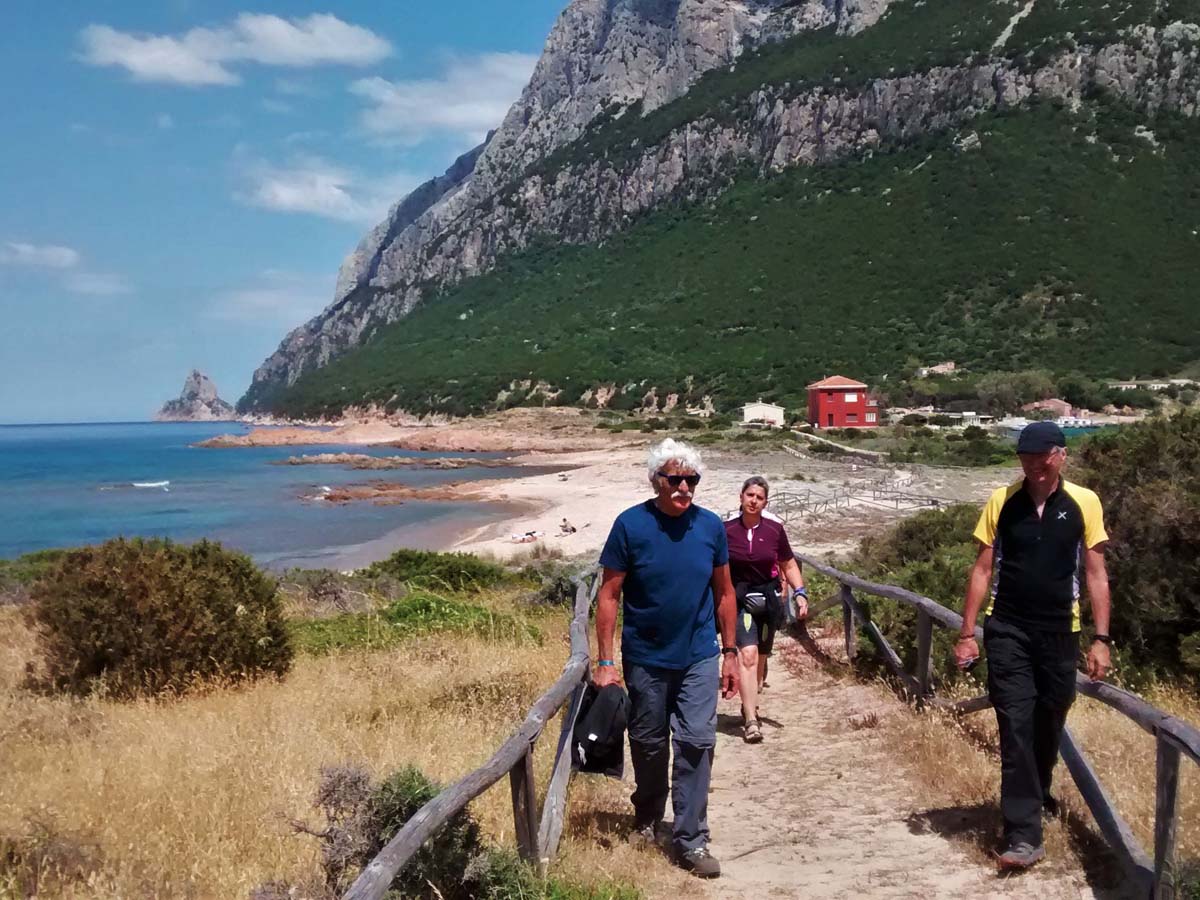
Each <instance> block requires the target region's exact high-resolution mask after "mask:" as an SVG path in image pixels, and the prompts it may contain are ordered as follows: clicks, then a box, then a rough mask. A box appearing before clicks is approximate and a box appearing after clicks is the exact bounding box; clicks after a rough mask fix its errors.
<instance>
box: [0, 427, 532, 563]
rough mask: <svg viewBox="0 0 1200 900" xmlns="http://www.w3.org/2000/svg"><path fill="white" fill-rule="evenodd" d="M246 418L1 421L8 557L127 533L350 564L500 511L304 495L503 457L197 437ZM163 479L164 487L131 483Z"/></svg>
mask: <svg viewBox="0 0 1200 900" xmlns="http://www.w3.org/2000/svg"><path fill="white" fill-rule="evenodd" d="M242 431H245V428H244V427H242V426H239V425H236V424H231V423H227V422H224V423H203V424H193V423H185V424H165V423H163V424H159V423H154V424H150V423H142V424H118V425H8V426H0V558H11V557H14V556H18V555H20V554H22V553H28V552H31V551H33V550H41V549H45V548H49V547H71V546H78V545H80V544H89V543H95V542H98V541H103V540H106V539H108V538H111V537H117V536H120V535H125V536H130V537H132V536H142V537H168V538H172V539H174V540H179V541H193V540H198V539H200V538H212V539H216V540H219V541H221V542H222V543H224V544H226V545H228V546H232V547H235V548H237V549H239V550H242V551H244V552H246V553H249V554H250V555H251V556H253V557H254V558H255V559H256V560H257V561H258V562H259V563H261V564H263V565H266V566H269V567H271V568H283V567H286V566H290V565H305V566H324V565H332V566H336V567H339V568H344V567H347V566H349V565H363V564H365V563H366V562H369V561H370V560H371V559H372V558H381V557H383V556H386V555H387V553H389V552H391V550H392V549H395V547H398V546H413V547H430V548H432V547H438V546H443V545H446V544H448V543H449V542H450V539H451V538H452V537H453V536H454V535H455V534H456V533H457V532H459V531H463V530H468V529H471V528H475V527H478V526H480V525H483V524H486V523H487V522H489V521H495V520H497V519H499V518H501V517H503V516H504V515H505V514H506V513H507V512H508V510H506V509H503V508H498V507H496V506H491V505H484V504H465V503H434V502H419V501H411V502H406V503H404V504H400V505H389V506H377V505H374V504H371V503H355V504H346V505H337V504H330V503H324V502H320V501H315V502H314V501H312V500H307V499H304V498H309V497H313V496H315V495H316V494H317V493H318V492H319V490H320V488H321V486H322V485H331V486H338V485H345V484H350V483H362V482H367V481H394V482H400V483H403V484H408V485H414V486H425V485H436V484H444V483H447V482H450V481H467V480H475V479H483V478H502V477H511V476H512V474H513V470H512V469H510V468H508V467H503V468H486V469H485V468H472V467H469V468H465V469H457V470H450V471H445V470H434V469H420V468H415V467H414V468H410V469H400V470H391V471H386V470H385V471H369V472H364V471H353V470H350V469H346V468H343V467H338V466H279V465H271V464H270V463H271V461H272V460H282V459H286V458H287V457H289V456H292V455H295V454H298V453H323V452H337V451H352V452H355V453H370V454H372V455H398V456H413V457H433V456H447V455H455V456H479V457H493V458H494V457H497V456H499V455H500V454H465V453H463V454H445V453H421V452H415V451H404V450H396V449H394V448H363V447H353V448H350V447H341V446H336V445H329V446H309V447H248V448H237V449H203V448H197V447H193V446H192V445H193V444H195V443H196V442H197V441H202V440H205V439H206V438H210V437H213V436H215V435H218V434H228V433H239V432H242ZM159 481H169V482H170V486H169V488H168V489H167V490H163V489H162V488H135V487H133V486H132V484H133V483H134V482H159Z"/></svg>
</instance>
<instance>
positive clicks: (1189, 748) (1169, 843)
mask: <svg viewBox="0 0 1200 900" xmlns="http://www.w3.org/2000/svg"><path fill="white" fill-rule="evenodd" d="M796 560H797V562H799V563H801V564H802V565H805V566H808V567H809V568H810V569H813V570H815V571H817V572H820V573H821V574H823V575H826V576H828V577H830V578H832V579H834V580H835V581H837V582H838V583H839V584H840V585H841V593H840V595H839V596H838V598H837V599H838V601H840V604H841V606H842V615H843V624H844V626H845V628H846V632H847V633H846V655H847V657H849V658H850V659H851V660H853V659H854V657H855V653H856V649H855V640H854V635H853V634H852V633H851V632H852V631H853V630H854V622H855V620H856V619H857V620H858V622H859V623H860V624H861V625H862V629H863V631H864V632H865V633H866V635H867V637H869V638H870V639H871V642H872V643H873V644H875V646H876V648H878V650H879V654H880V657H881V658H882V659H883V662H884V664H885V665H886V666H887V668H888V670H889V671H891V673H892V674H893V675H894V676H895V677H896V678H897V679H898V680H899V681H900V682H901V683H902V684H903V685H904V688H905V690H906V692H907V693H909V694H910V695H912V696H915V698H916V700H917V702H918V705H930V706H934V707H937V708H941V709H946V710H949V711H952V712H955V713H958V714H960V715H965V714H968V713H973V712H979V711H980V710H984V709H988V708H989V707H990V706H991V705H992V702H991V699H990V698H989V697H987V696H986V695H985V696H982V697H976V698H973V699H971V700H962V701H959V702H957V703H953V702H950V701H946V700H942V699H940V698H937V697H933V696H932V682H931V677H930V676H931V668H932V666H931V660H930V656H929V654H930V641H931V633H930V631H931V626H932V624H933V623H937V624H938V625H941V626H942V627H944V628H950V629H954V630H955V631H957V630H958V629H960V628H961V627H962V623H963V619H962V616H961V615H959V614H958V613H956V612H954V611H953V610H950V609H947V608H946V607H944V606H942V605H941V604H940V603H937V602H936V601H934V600H930V599H929V598H928V597H922V596H921V595H920V594H914V593H913V592H912V591H907V590H905V589H904V588H898V587H895V586H893V585H888V584H876V583H874V582H872V581H867V580H866V579H864V578H859V577H858V576H857V575H851V574H850V573H848V572H842V571H840V570H838V569H835V568H834V567H832V566H830V565H826V564H825V563H823V562H821V561H820V560H816V559H813V558H811V557H809V556H805V555H804V554H801V553H797V554H796ZM855 590H858V591H861V592H862V593H865V594H872V595H874V596H877V597H884V598H886V599H889V600H895V601H897V602H899V603H904V604H907V605H909V606H912V607H915V608H916V609H917V622H918V629H919V633H918V640H917V645H918V661H917V671H916V673H915V674H910V673H908V672H906V671H905V670H904V667H903V664H902V662H901V660H900V658H899V656H898V655H897V654H896V652H895V650H893V649H892V647H891V645H890V644H889V643H888V641H887V638H886V637H885V636H884V635H883V633H882V632H880V630H879V628H878V627H877V626H876V625H875V623H873V622H872V621H871V620H870V617H869V616H868V615H867V609H866V608H865V607H864V606H863V605H862V604H861V603H859V602H858V600H856V599H855V597H854V591H855ZM834 605H836V604H834V603H831V602H826V603H821V604H818V605H817V607H814V612H813V615H816V614H817V613H818V612H820V611H824V610H827V609H832V608H833V606H834ZM975 635H976V637H982V636H983V629H982V628H980V627H978V626H976V628H975ZM1076 688H1077V690H1078V692H1079V693H1080V694H1083V695H1084V696H1085V697H1091V698H1092V699H1094V700H1098V701H1100V702H1101V703H1104V704H1105V705H1107V706H1110V707H1112V708H1113V709H1115V710H1117V711H1118V712H1119V713H1121V714H1122V715H1124V716H1125V717H1126V718H1128V719H1130V720H1131V721H1133V722H1135V723H1137V725H1138V726H1139V727H1141V728H1143V729H1144V730H1145V731H1147V732H1149V733H1150V734H1151V735H1153V736H1154V737H1155V738H1156V739H1157V741H1158V764H1157V780H1156V788H1155V827H1154V858H1153V859H1151V858H1150V856H1149V855H1148V854H1147V853H1146V852H1145V851H1144V850H1143V849H1142V848H1141V846H1140V845H1139V844H1138V842H1137V839H1136V838H1134V836H1133V832H1132V831H1131V830H1130V828H1129V826H1128V825H1127V824H1126V823H1125V820H1124V819H1123V818H1122V817H1121V815H1120V813H1119V812H1117V809H1116V807H1115V806H1114V805H1113V803H1112V801H1111V800H1110V799H1109V797H1108V795H1107V794H1106V793H1105V791H1104V787H1103V785H1102V784H1101V783H1100V779H1099V777H1098V776H1097V775H1096V773H1095V771H1094V770H1093V769H1092V767H1091V764H1090V763H1089V762H1088V761H1087V758H1086V757H1085V756H1084V754H1083V751H1082V749H1081V748H1080V747H1079V745H1078V743H1077V742H1076V741H1075V738H1074V737H1073V736H1072V735H1071V732H1070V730H1069V729H1066V730H1064V732H1063V740H1062V747H1061V753H1062V757H1063V760H1064V762H1065V763H1066V765H1067V770H1068V771H1069V772H1070V774H1071V777H1072V779H1073V780H1074V781H1075V785H1076V787H1078V788H1079V792H1080V794H1081V795H1082V796H1083V799H1084V801H1085V802H1086V803H1087V805H1088V808H1089V809H1090V810H1091V812H1092V816H1093V817H1094V818H1095V820H1096V823H1097V825H1098V826H1099V827H1100V831H1101V833H1102V834H1103V835H1104V838H1105V840H1106V841H1107V842H1108V844H1109V846H1111V847H1112V848H1113V849H1114V850H1115V851H1116V852H1117V855H1118V856H1119V857H1120V859H1121V861H1122V863H1123V864H1124V866H1125V869H1126V871H1127V872H1128V873H1129V875H1130V878H1131V879H1132V880H1133V882H1134V883H1135V884H1136V885H1137V886H1138V887H1139V889H1142V890H1146V891H1148V892H1149V894H1150V896H1151V897H1153V898H1155V900H1172V898H1174V897H1175V880H1176V869H1175V838H1176V833H1177V831H1178V792H1179V759H1180V757H1181V756H1187V757H1188V758H1190V759H1191V760H1192V761H1193V762H1195V763H1197V764H1200V730H1198V729H1197V728H1196V727H1195V726H1193V725H1191V724H1190V723H1188V722H1185V721H1183V720H1182V719H1178V718H1176V717H1175V716H1171V715H1168V714H1167V713H1165V712H1163V711H1162V710H1160V709H1157V708H1155V707H1154V706H1152V705H1151V704H1150V703H1147V702H1146V701H1145V700H1144V699H1142V698H1141V697H1139V696H1137V695H1136V694H1133V693H1130V692H1129V691H1126V690H1124V689H1122V688H1119V687H1115V686H1113V685H1111V684H1105V683H1104V682H1101V681H1092V680H1091V679H1090V678H1088V677H1087V676H1086V675H1084V674H1083V673H1082V672H1079V673H1077V674H1076Z"/></svg>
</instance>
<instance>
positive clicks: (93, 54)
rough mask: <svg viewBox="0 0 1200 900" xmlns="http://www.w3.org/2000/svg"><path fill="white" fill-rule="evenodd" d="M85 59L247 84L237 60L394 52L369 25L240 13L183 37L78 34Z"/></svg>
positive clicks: (351, 58)
mask: <svg viewBox="0 0 1200 900" xmlns="http://www.w3.org/2000/svg"><path fill="white" fill-rule="evenodd" d="M79 37H80V41H81V42H82V44H83V54H82V59H83V60H84V62H87V63H90V64H91V65H94V66H117V67H119V68H122V69H125V71H127V72H128V73H129V74H130V75H132V76H133V78H134V79H135V80H137V81H156V82H167V83H170V84H182V85H189V86H193V87H196V86H204V85H230V84H237V83H239V82H240V81H241V78H240V77H239V76H238V74H237V73H236V72H235V71H233V69H232V68H231V66H232V65H234V64H236V63H258V64H260V65H264V66H287V67H292V68H305V67H310V66H320V65H348V66H367V65H371V64H372V63H376V62H379V61H380V60H381V59H384V58H385V57H387V56H388V55H390V54H391V52H392V47H391V44H389V43H388V42H387V41H386V40H384V39H383V38H382V37H380V36H379V35H377V34H375V33H374V32H373V31H371V30H370V29H367V28H362V27H360V26H358V25H351V24H349V23H348V22H343V21H342V20H341V19H339V18H338V17H337V16H334V15H330V14H328V13H316V14H313V15H311V16H308V17H307V18H301V19H282V18H280V17H279V16H272V15H262V14H254V13H241V14H240V15H238V16H237V18H236V19H234V21H233V22H232V23H231V24H230V25H227V26H224V27H221V28H193V29H191V30H190V31H187V32H185V33H183V34H181V35H156V34H134V33H130V32H125V31H118V30H117V29H115V28H111V27H110V26H108V25H88V26H87V27H86V28H84V29H83V31H81V32H80V35H79Z"/></svg>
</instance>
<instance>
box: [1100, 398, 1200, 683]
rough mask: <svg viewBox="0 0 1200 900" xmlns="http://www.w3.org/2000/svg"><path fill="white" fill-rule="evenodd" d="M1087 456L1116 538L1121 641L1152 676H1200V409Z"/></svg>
mask: <svg viewBox="0 0 1200 900" xmlns="http://www.w3.org/2000/svg"><path fill="white" fill-rule="evenodd" d="M1080 456H1081V465H1082V471H1081V472H1080V473H1079V474H1078V478H1079V480H1081V481H1083V482H1084V483H1085V484H1087V485H1088V486H1089V487H1091V488H1093V489H1094V490H1095V491H1096V492H1097V493H1098V494H1099V495H1100V500H1101V502H1102V503H1103V504H1104V513H1105V515H1104V518H1105V523H1106V525H1107V528H1108V532H1109V536H1110V538H1111V540H1110V541H1109V546H1108V551H1107V553H1106V557H1107V561H1108V571H1109V577H1110V579H1111V582H1112V588H1113V618H1112V634H1113V637H1114V639H1115V640H1116V642H1117V645H1118V646H1119V647H1121V649H1122V650H1123V652H1124V653H1125V654H1127V656H1126V660H1127V662H1128V663H1132V664H1133V665H1134V666H1136V667H1137V668H1139V669H1142V670H1144V671H1145V672H1146V673H1147V674H1153V673H1156V672H1161V673H1164V674H1185V673H1186V674H1189V675H1191V676H1193V677H1200V659H1198V658H1197V657H1200V653H1197V650H1200V638H1198V635H1200V413H1195V412H1183V413H1180V414H1179V415H1176V416H1174V417H1172V418H1169V419H1163V418H1159V419H1149V420H1147V421H1146V422H1144V423H1142V424H1139V425H1135V426H1130V427H1125V428H1121V429H1118V430H1113V431H1103V432H1099V433H1098V434H1096V435H1094V436H1093V437H1091V438H1089V439H1088V440H1087V441H1085V442H1084V444H1083V447H1082V450H1081V454H1080Z"/></svg>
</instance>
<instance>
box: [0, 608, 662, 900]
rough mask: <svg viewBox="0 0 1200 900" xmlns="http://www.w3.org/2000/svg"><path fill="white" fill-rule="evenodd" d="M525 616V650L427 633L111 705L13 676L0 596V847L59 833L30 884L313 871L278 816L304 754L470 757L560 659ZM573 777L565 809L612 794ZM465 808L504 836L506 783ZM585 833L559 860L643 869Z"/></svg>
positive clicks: (178, 894) (301, 809)
mask: <svg viewBox="0 0 1200 900" xmlns="http://www.w3.org/2000/svg"><path fill="white" fill-rule="evenodd" d="M541 621H542V623H543V625H544V626H545V628H546V631H547V641H546V644H545V646H544V647H543V648H542V649H541V650H531V649H530V648H529V647H528V646H525V647H507V646H504V645H501V644H496V643H490V642H486V641H483V640H481V639H477V638H464V637H454V636H439V637H430V638H425V639H421V640H415V641H413V642H411V643H408V644H405V645H403V646H402V647H400V648H397V649H395V650H392V651H383V652H375V653H370V654H366V653H350V654H342V655H336V656H330V657H324V658H305V657H302V658H300V659H298V660H297V662H296V665H295V668H294V669H293V671H292V672H291V673H290V674H289V675H288V676H287V677H286V679H284V680H282V681H279V682H270V683H260V684H258V685H256V686H253V687H248V688H244V689H212V690H210V691H208V692H206V693H204V694H202V695H196V696H192V697H189V698H187V699H184V700H181V701H177V702H169V703H167V702H163V703H159V702H151V701H142V702H134V703H121V704H118V703H111V702H106V701H103V700H99V699H95V698H92V699H87V700H82V701H72V700H66V699H57V698H46V697H38V696H34V695H32V694H29V693H28V692H26V691H24V690H22V689H21V687H20V686H19V683H20V680H21V676H22V672H23V670H24V666H25V663H26V662H27V661H28V659H29V657H30V652H31V651H30V644H31V635H30V633H29V632H28V631H27V630H26V629H25V627H24V626H23V625H22V624H21V621H20V617H19V616H18V615H17V614H16V613H15V612H14V611H11V610H0V747H3V748H4V749H3V756H4V765H3V767H2V769H0V857H2V856H3V854H4V852H5V846H6V845H5V840H6V839H7V841H8V843H7V846H8V847H9V848H10V849H11V848H13V847H17V848H25V849H26V850H28V849H30V848H35V849H36V848H42V849H45V848H47V847H50V848H51V849H53V847H52V846H51V845H53V846H54V847H57V846H58V845H60V844H61V845H62V846H64V847H66V848H67V849H66V850H63V851H62V852H61V853H60V856H62V857H63V859H64V860H66V859H67V857H70V858H71V859H72V860H83V862H80V863H79V864H77V865H76V864H75V863H74V862H71V864H70V865H68V864H67V861H64V862H63V867H64V868H67V869H70V871H68V872H66V873H65V877H64V878H59V879H54V878H51V879H48V880H47V881H46V882H44V883H43V886H42V888H43V892H42V893H40V894H39V896H46V897H64V898H68V897H69V898H74V897H89V898H91V897H171V898H191V897H195V898H209V897H214V898H237V897H246V896H248V893H249V891H250V890H251V889H252V888H253V887H255V886H256V885H258V884H260V883H262V882H265V881H269V880H271V879H281V880H285V881H290V882H293V883H312V882H313V881H314V880H315V878H316V875H317V871H318V862H317V853H316V850H317V848H316V844H315V841H313V840H311V839H308V838H304V837H298V836H296V835H294V834H293V833H292V831H291V829H290V828H289V827H288V825H287V824H286V819H287V818H292V817H294V818H309V819H313V818H314V817H315V815H316V814H315V813H314V811H313V810H312V808H311V800H312V796H313V793H314V789H315V787H316V781H317V775H318V771H319V769H320V768H321V766H322V765H326V764H331V763H340V762H353V763H357V764H360V765H363V766H365V767H366V768H367V769H369V770H370V771H372V772H373V773H375V774H376V775H382V774H385V773H389V772H391V771H393V770H395V769H397V768H399V767H400V766H402V765H404V764H408V763H413V764H416V765H418V766H419V767H421V768H422V769H423V770H424V771H425V772H426V774H428V775H429V776H431V777H433V778H435V779H437V780H440V781H443V782H446V781H451V780H454V779H456V778H458V777H460V776H462V775H463V774H465V773H466V772H468V771H470V770H471V769H473V768H475V767H477V766H478V765H480V764H481V763H482V762H483V761H484V760H485V759H486V758H487V757H488V756H489V755H490V754H491V752H492V751H493V750H494V749H495V747H496V746H498V745H499V743H500V742H501V741H502V740H503V739H504V738H506V737H507V736H508V734H510V733H511V731H512V729H513V728H514V727H515V725H516V724H517V723H518V722H519V721H520V720H521V719H522V717H523V716H524V713H525V711H526V709H527V707H528V706H529V704H530V702H531V701H532V699H533V698H534V697H536V696H537V695H538V694H539V693H540V692H541V691H542V690H543V689H544V688H545V687H546V686H548V685H549V684H550V683H551V682H552V681H553V680H554V679H555V678H556V677H557V676H558V674H559V672H560V670H561V666H562V664H563V662H564V660H565V658H566V655H567V650H566V643H565V633H566V616H565V613H552V614H548V616H546V617H544V618H542V619H541ZM556 734H557V728H556V726H555V725H554V724H551V725H550V726H549V727H548V729H547V736H548V737H549V738H550V739H549V740H546V739H543V740H542V741H540V742H539V753H538V759H537V768H538V771H539V774H541V775H542V776H543V777H545V776H546V774H547V770H548V768H549V764H550V761H551V758H552V754H553V752H554V739H553V738H554V736H555V735H556ZM576 793H577V794H578V795H579V796H580V797H581V798H582V799H583V800H584V801H585V802H584V803H583V804H576V805H575V809H576V810H578V809H580V808H587V806H588V804H589V803H592V802H595V803H596V804H597V805H599V806H600V807H602V809H601V812H606V813H609V814H611V815H612V816H616V815H617V814H618V813H617V810H618V809H624V808H627V800H625V795H624V792H622V791H620V790H619V789H618V790H616V791H615V792H614V789H613V788H611V787H610V786H608V785H602V786H597V787H593V786H590V785H587V784H583V783H581V785H580V787H579V788H578V789H577V791H576ZM622 802H623V803H624V806H622ZM472 812H473V813H474V814H475V816H476V817H477V818H478V819H479V820H480V822H481V824H482V825H483V827H484V829H485V831H486V832H487V833H488V834H489V835H490V836H491V837H492V838H493V839H495V840H497V841H500V842H503V843H508V844H511V838H512V813H511V806H510V801H509V797H508V788H507V785H506V784H503V783H502V784H500V785H499V786H498V787H497V788H496V789H494V790H492V791H489V792H488V793H487V794H485V795H484V796H483V797H482V798H480V799H479V800H478V801H476V802H475V803H474V804H473V805H472ZM594 836H595V830H594V829H593V828H592V827H591V826H584V825H579V826H577V827H575V828H574V829H573V831H572V834H571V836H570V837H569V839H568V842H567V845H566V856H567V859H566V860H565V862H564V870H565V871H566V872H567V873H570V872H572V871H575V872H578V873H579V874H581V875H583V874H586V875H587V880H589V881H595V880H596V875H597V872H598V871H600V872H603V871H610V870H611V871H613V874H614V877H618V878H625V879H626V880H628V878H629V876H632V875H634V874H636V873H637V872H638V870H639V868H642V867H644V861H643V860H640V859H632V860H630V861H629V864H628V865H622V864H621V863H620V857H619V855H618V859H617V860H616V861H615V865H614V866H603V867H600V869H596V868H593V865H594V862H595V860H594V858H593V857H592V856H591V847H592V846H594V841H593V837H594ZM55 842H57V843H55ZM71 848H77V849H78V850H79V851H80V853H75V854H74V855H72V852H70V850H71ZM80 854H83V855H82V856H81V855H80ZM50 856H51V858H50V860H49V862H47V866H48V867H51V868H52V867H53V865H54V859H56V858H57V857H54V856H53V854H50ZM664 866H665V863H664ZM9 890H12V885H9ZM0 896H5V887H4V882H3V880H0Z"/></svg>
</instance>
